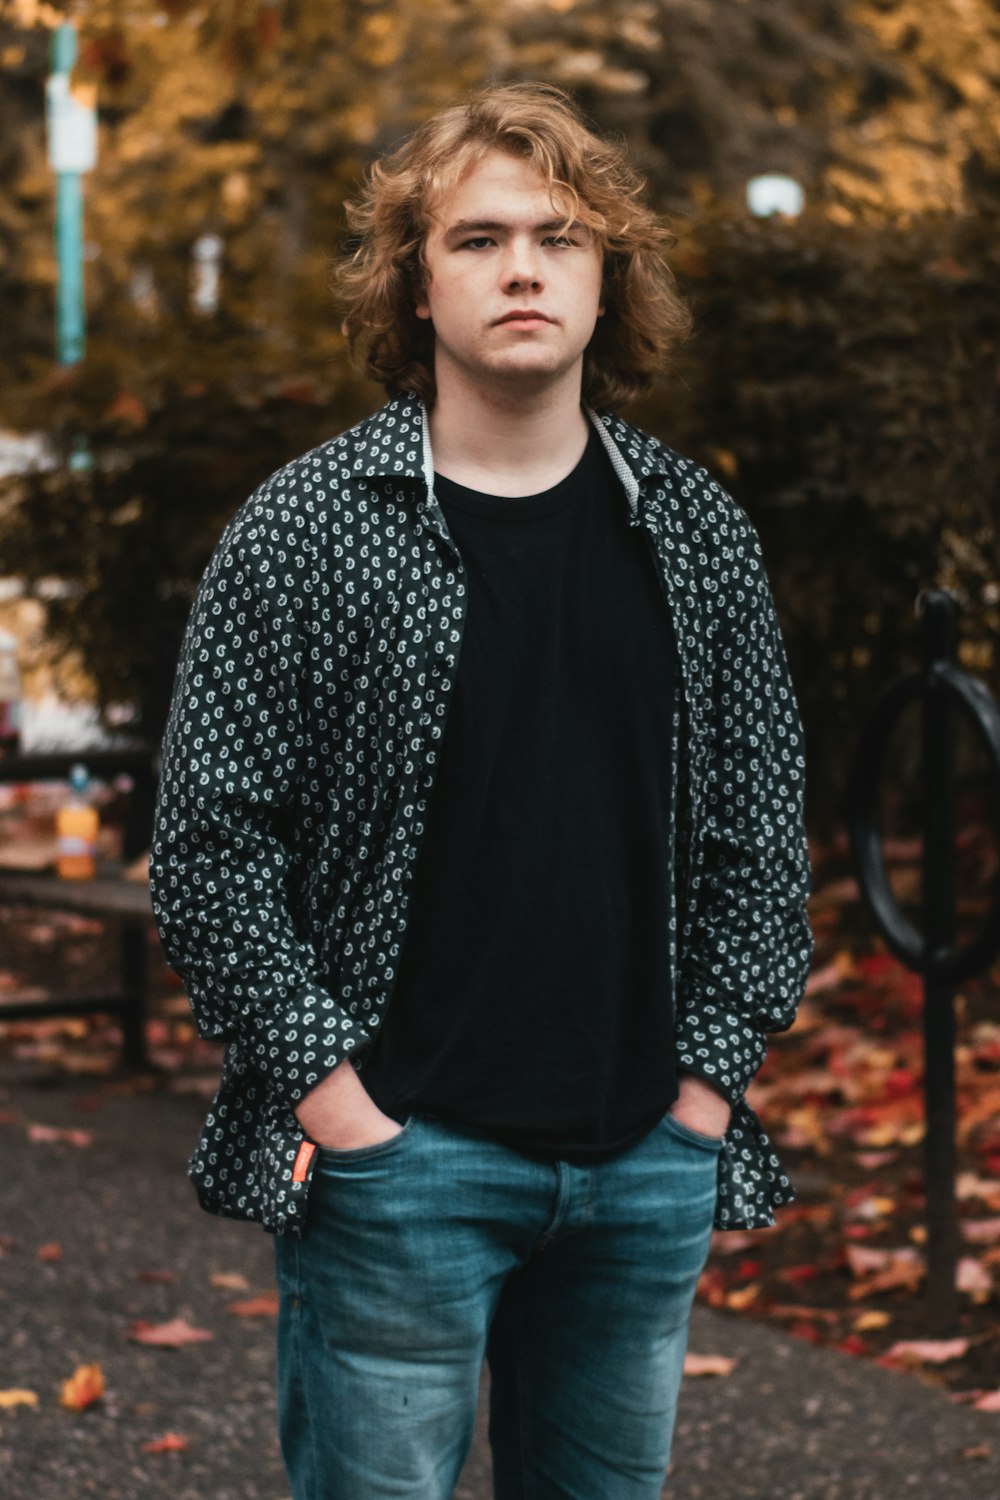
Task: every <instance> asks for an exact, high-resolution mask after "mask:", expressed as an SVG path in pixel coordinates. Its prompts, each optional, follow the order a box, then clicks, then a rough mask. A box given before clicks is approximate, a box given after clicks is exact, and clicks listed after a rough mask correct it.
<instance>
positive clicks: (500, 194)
mask: <svg viewBox="0 0 1000 1500" xmlns="http://www.w3.org/2000/svg"><path fill="white" fill-rule="evenodd" d="M429 217H430V226H431V227H430V229H429V231H428V235H427V243H426V251H425V254H426V260H427V266H428V270H429V281H428V284H427V286H426V288H425V289H424V291H423V293H422V294H421V298H420V300H419V301H418V302H417V304H416V309H415V310H416V313H417V316H418V317H420V318H429V319H430V320H431V322H432V323H433V325H434V341H435V366H436V371H437V378H438V382H439V384H440V383H441V380H442V376H444V375H446V374H453V375H455V376H457V377H459V378H464V379H466V380H472V381H474V382H476V383H477V384H479V385H482V384H483V383H484V382H485V383H486V384H487V385H490V384H492V385H497V384H500V385H503V386H511V385H516V387H517V389H518V390H531V391H536V392H537V391H539V390H544V389H545V388H547V387H548V386H550V385H552V384H554V383H555V382H557V381H561V380H563V379H564V378H565V377H566V376H568V375H573V374H579V373H580V372H582V367H583V351H584V349H585V348H586V346H587V344H588V343H589V341H590V337H591V335H592V333H593V331H594V325H595V324H596V322H597V319H598V317H599V316H600V314H601V313H603V311H604V308H603V307H602V306H601V270H602V255H601V249H600V246H599V244H598V243H597V242H596V241H595V239H594V237H593V236H592V235H591V233H590V232H589V231H588V230H586V229H584V228H583V227H582V226H581V225H575V226H573V227H571V228H570V229H569V230H567V231H566V232H565V233H560V226H561V224H562V222H563V219H564V215H563V214H561V213H560V212H559V209H558V207H557V206H556V204H555V203H554V202H553V200H552V198H551V197H550V195H549V190H548V187H547V184H546V182H545V178H544V177H543V176H542V174H541V173H540V172H539V171H538V169H537V168H536V167H534V166H532V165H531V164H530V163H528V162H525V161H523V160H521V159H519V158H518V157H514V156H508V155H506V153H504V152H501V151H490V152H489V153H488V154H487V155H486V156H485V157H483V159H482V160H481V161H479V162H476V163H474V164H473V166H472V167H470V169H469V170H468V171H467V172H466V173H465V175H464V176H463V177H462V178H461V179H460V180H459V181H458V183H457V184H456V185H455V186H454V187H453V188H452V189H450V191H448V192H447V193H444V194H442V196H441V197H440V199H439V200H438V201H437V202H436V203H431V205H430V206H429ZM521 314H524V315H526V316H519V315H521Z"/></svg>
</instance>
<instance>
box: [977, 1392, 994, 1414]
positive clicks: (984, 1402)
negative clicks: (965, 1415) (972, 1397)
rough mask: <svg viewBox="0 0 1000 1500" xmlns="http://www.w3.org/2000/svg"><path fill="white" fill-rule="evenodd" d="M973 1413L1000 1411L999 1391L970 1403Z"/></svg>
mask: <svg viewBox="0 0 1000 1500" xmlns="http://www.w3.org/2000/svg"><path fill="white" fill-rule="evenodd" d="M972 1408H973V1410H974V1411H1000V1391H990V1392H989V1394H988V1395H986V1396H980V1398H979V1400H978V1401H974V1402H973V1403H972Z"/></svg>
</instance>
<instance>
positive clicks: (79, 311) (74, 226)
mask: <svg viewBox="0 0 1000 1500" xmlns="http://www.w3.org/2000/svg"><path fill="white" fill-rule="evenodd" d="M80 178H81V173H79V172H57V173H56V267H57V274H58V281H57V284H56V358H57V359H58V361H59V363H60V364H61V365H75V364H78V363H79V362H80V360H81V359H82V358H83V353H84V345H85V342H86V311H85V303H84V296H83V184H82V182H81V180H80Z"/></svg>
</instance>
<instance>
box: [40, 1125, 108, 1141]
mask: <svg viewBox="0 0 1000 1500" xmlns="http://www.w3.org/2000/svg"><path fill="white" fill-rule="evenodd" d="M28 1140H29V1141H31V1142H32V1143H33V1144H34V1145H49V1144H51V1143H52V1142H55V1141H59V1142H62V1143H63V1144H65V1145H67V1146H92V1145H93V1143H94V1132H93V1131H92V1130H62V1129H60V1128H59V1127H58V1126H56V1125H29V1126H28Z"/></svg>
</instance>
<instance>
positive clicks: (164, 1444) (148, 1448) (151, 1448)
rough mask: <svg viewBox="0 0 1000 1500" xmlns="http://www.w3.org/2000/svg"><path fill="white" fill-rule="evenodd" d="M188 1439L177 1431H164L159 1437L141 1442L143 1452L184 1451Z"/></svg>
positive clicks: (185, 1450)
mask: <svg viewBox="0 0 1000 1500" xmlns="http://www.w3.org/2000/svg"><path fill="white" fill-rule="evenodd" d="M187 1446H188V1440H187V1438H186V1437H184V1436H182V1434H181V1433H179V1432H165V1433H164V1434H163V1436H162V1437H161V1438H153V1439H152V1441H151V1442H148V1443H143V1445H142V1451H143V1453H186V1452H187Z"/></svg>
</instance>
